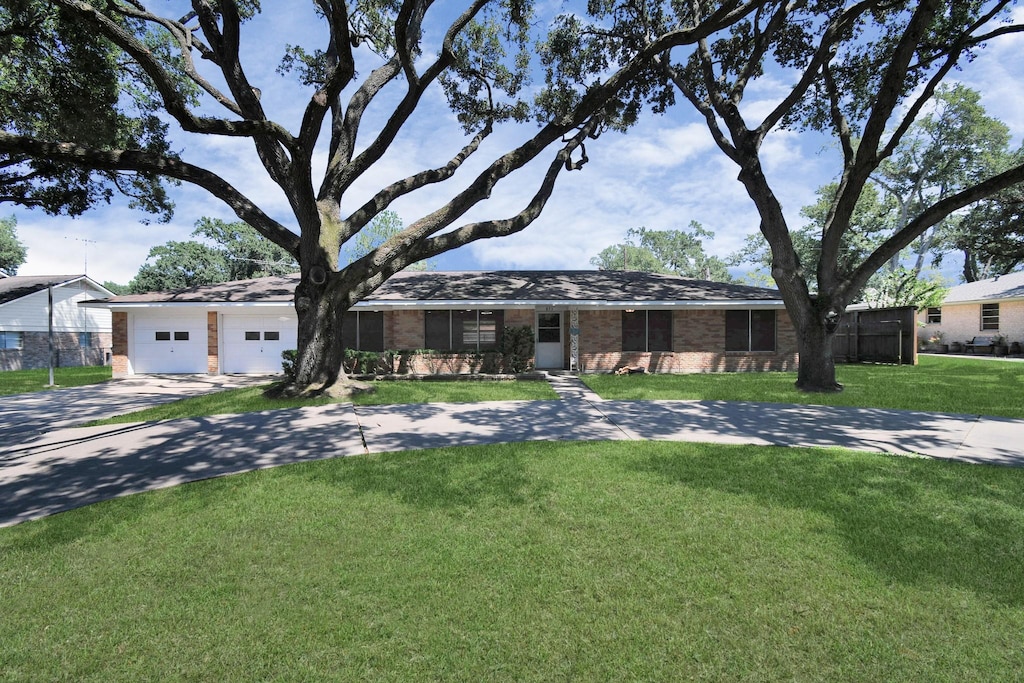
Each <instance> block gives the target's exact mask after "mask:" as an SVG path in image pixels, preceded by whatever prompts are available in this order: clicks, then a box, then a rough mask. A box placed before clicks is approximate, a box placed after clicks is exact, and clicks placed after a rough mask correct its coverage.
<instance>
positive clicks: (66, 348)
mask: <svg viewBox="0 0 1024 683" xmlns="http://www.w3.org/2000/svg"><path fill="white" fill-rule="evenodd" d="M111 337H112V335H111V334H109V333H107V332H92V333H90V339H89V342H90V344H89V346H88V347H87V348H82V347H81V346H80V345H79V338H78V332H54V334H53V348H54V367H58V368H76V367H82V366H86V365H106V364H107V363H109V362H110V360H111V358H110V356H111V344H112V340H111ZM48 367H50V335H49V333H48V332H22V334H21V348H20V349H0V370H33V369H36V368H48Z"/></svg>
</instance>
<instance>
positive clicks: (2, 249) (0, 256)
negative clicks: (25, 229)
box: [0, 216, 27, 275]
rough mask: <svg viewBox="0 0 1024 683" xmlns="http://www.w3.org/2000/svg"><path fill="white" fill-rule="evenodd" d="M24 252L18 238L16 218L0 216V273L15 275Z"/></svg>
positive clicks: (21, 262) (23, 257)
mask: <svg viewBox="0 0 1024 683" xmlns="http://www.w3.org/2000/svg"><path fill="white" fill-rule="evenodd" d="M26 253H27V251H26V249H25V245H24V244H22V243H21V242H20V241H19V240H18V220H17V219H16V218H15V217H14V216H10V217H8V218H0V273H3V274H4V275H17V273H18V268H19V267H20V266H21V264H23V263H24V262H25V256H26Z"/></svg>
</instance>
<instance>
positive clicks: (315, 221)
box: [0, 0, 770, 392]
mask: <svg viewBox="0 0 1024 683" xmlns="http://www.w3.org/2000/svg"><path fill="white" fill-rule="evenodd" d="M641 4H642V5H643V7H644V10H643V12H649V13H652V14H656V15H658V16H659V17H660V20H659V29H658V30H657V31H656V32H652V33H649V34H648V35H646V36H645V37H643V38H642V39H641V40H638V41H635V42H633V43H631V44H630V45H629V46H628V47H625V49H624V50H622V51H620V52H618V53H617V55H616V59H615V63H614V64H613V63H612V62H608V61H605V62H604V63H601V58H600V57H599V56H598V55H594V56H595V61H591V62H589V63H588V64H587V65H586V68H585V69H583V70H581V75H582V73H583V72H585V73H586V74H587V75H588V76H587V79H586V81H585V82H582V86H581V85H580V82H577V83H575V84H574V87H561V86H560V84H555V87H552V88H550V89H547V90H545V91H544V92H543V93H542V94H541V96H540V98H539V100H540V102H541V104H542V105H543V107H542V108H541V111H542V112H543V113H542V114H541V116H542V118H541V125H540V126H539V127H538V128H537V129H536V130H535V132H534V134H533V135H532V136H531V137H529V139H527V140H526V141H525V142H523V143H522V144H520V145H519V146H517V147H515V148H514V149H511V150H509V151H507V152H505V153H503V154H498V155H496V156H493V157H491V158H490V162H489V163H485V164H484V165H483V166H482V170H479V171H478V172H476V173H475V175H473V176H472V177H468V178H462V177H461V176H458V175H456V172H457V171H458V170H459V169H460V167H463V165H464V164H465V163H466V161H467V159H469V158H471V157H473V158H475V157H476V156H477V155H479V153H480V150H481V148H482V143H483V142H484V140H485V138H488V136H490V135H491V133H492V131H494V130H495V128H496V126H499V125H500V124H502V122H505V121H509V120H519V121H522V120H524V119H525V118H526V117H527V116H528V115H529V113H530V108H531V104H532V103H531V102H529V101H527V100H525V99H524V97H523V94H522V88H523V86H524V84H525V82H526V80H527V78H528V76H529V75H530V73H531V70H532V69H533V68H534V67H533V65H532V62H531V57H532V56H533V55H534V54H535V52H534V50H533V45H532V44H531V40H532V39H533V36H532V35H531V31H532V27H533V19H534V15H533V7H532V4H531V3H530V1H529V0H470V1H468V2H466V3H465V4H464V5H463V6H462V7H461V8H459V10H458V11H457V12H456V13H455V14H452V13H451V10H450V9H447V10H446V9H444V8H442V7H435V6H434V3H433V1H432V0H404V1H397V0H364V1H360V2H352V1H346V0H312V1H311V2H308V3H299V2H294V3H292V5H293V7H292V11H293V12H305V13H307V19H306V20H307V21H308V22H309V28H310V30H309V31H308V34H307V35H308V36H310V38H309V39H308V40H307V44H304V45H297V46H294V47H291V48H290V49H289V50H288V51H287V54H286V55H285V57H284V61H283V63H282V71H285V72H289V73H291V74H292V75H293V76H294V77H295V78H297V79H298V80H299V82H300V83H301V84H302V85H304V86H305V87H306V88H307V96H306V102H305V106H304V109H303V111H302V113H301V116H299V117H298V120H296V121H277V120H273V119H272V118H271V117H270V115H269V114H268V112H267V110H266V109H265V108H264V106H263V104H261V96H265V94H266V93H263V92H262V91H261V88H270V87H273V86H272V84H270V83H263V82H261V83H256V82H252V81H251V80H250V77H249V73H250V71H249V70H248V69H247V68H246V64H245V63H244V61H245V60H244V57H243V55H244V54H245V53H244V51H243V50H242V49H241V46H242V40H243V36H244V35H247V31H248V30H249V29H250V27H251V26H253V25H256V24H257V22H260V21H263V20H264V17H262V16H261V15H260V13H259V3H258V1H257V0H192V2H191V3H184V2H172V3H156V2H146V1H144V0H93V1H91V2H89V1H86V0H52V1H50V2H42V1H40V0H4V2H3V3H0V21H2V25H0V37H3V38H4V39H5V40H6V41H7V42H6V43H5V47H7V48H8V50H9V51H10V52H9V54H8V56H7V57H6V61H4V62H3V64H4V69H5V71H4V73H3V74H2V77H0V88H2V89H3V92H2V93H0V99H2V98H4V97H8V96H12V97H13V96H14V95H17V94H19V93H21V94H24V93H26V92H29V91H31V93H34V95H33V97H23V98H22V100H24V102H23V103H21V104H11V105H10V106H8V107H7V110H6V111H7V115H6V116H5V118H4V125H3V131H0V169H5V172H6V174H7V175H6V179H7V180H8V181H9V182H8V185H9V186H10V187H11V188H13V189H14V190H17V191H16V192H13V191H12V192H8V193H5V197H4V198H5V199H8V200H11V201H19V202H21V203H24V204H28V205H32V204H33V202H35V203H37V204H38V203H39V202H42V201H45V200H47V199H48V197H49V196H50V195H49V194H46V193H45V192H44V190H50V191H52V190H54V188H61V187H78V188H80V189H81V190H82V193H81V194H80V196H79V200H78V202H77V203H74V202H71V203H70V206H71V207H72V209H73V210H75V211H79V210H84V208H85V207H87V206H88V205H89V203H90V202H94V201H96V200H98V199H103V198H106V197H108V196H109V193H110V192H111V191H113V190H122V191H128V192H132V191H133V190H134V191H135V194H136V195H137V196H138V195H142V196H144V195H145V193H144V192H140V191H141V190H144V189H145V188H146V187H147V185H146V184H147V183H149V185H148V187H149V189H150V190H151V191H152V196H154V197H156V199H157V200H161V199H165V197H164V196H162V195H161V194H160V192H161V186H160V185H159V184H158V181H159V180H160V179H161V178H166V179H172V180H174V181H181V182H186V183H192V184H194V185H196V186H199V187H201V188H203V189H205V190H206V191H208V192H209V193H211V194H212V195H214V196H216V197H218V198H219V199H221V200H222V201H224V202H225V203H226V204H227V205H228V206H230V207H231V209H233V210H234V212H235V213H236V214H237V215H238V217H239V218H240V219H242V220H244V221H245V222H246V223H248V224H250V225H251V226H253V227H254V228H255V229H256V230H258V231H259V232H260V234H262V235H263V236H264V237H266V238H268V239H270V240H271V241H273V242H274V243H276V244H278V245H280V246H281V247H283V248H284V249H286V250H287V251H288V252H289V253H290V254H292V255H293V256H294V257H295V258H296V259H297V260H298V262H299V264H300V270H301V280H300V282H299V284H298V286H297V288H296V293H295V308H296V311H297V314H298V340H299V355H298V361H297V363H296V385H295V387H293V389H294V390H295V391H304V392H319V391H327V390H331V389H332V388H334V387H337V386H338V385H339V384H340V383H338V380H339V376H340V372H341V360H342V357H341V348H340V344H338V343H337V340H339V339H340V338H341V334H340V325H341V320H342V314H343V313H344V311H345V310H347V309H348V308H349V307H351V306H352V305H353V304H354V303H356V302H357V301H359V300H360V299H361V298H363V297H365V296H366V295H368V294H369V293H370V292H372V291H373V290H374V289H375V288H376V287H378V286H379V285H380V284H381V283H383V282H384V281H385V280H387V278H388V277H390V276H391V275H393V274H394V273H396V272H398V271H400V270H402V269H403V268H406V267H407V266H409V265H411V264H413V263H416V262H418V261H421V260H423V259H426V258H430V257H432V256H436V255H438V254H441V253H443V252H446V251H448V250H451V249H454V248H457V247H459V246H462V245H465V244H468V243H470V242H472V241H474V240H479V239H484V238H491V237H499V236H503V235H508V234H512V233H515V232H517V231H520V230H522V229H524V228H525V227H526V226H528V225H529V224H530V223H531V222H532V221H533V220H534V219H535V218H536V217H537V216H538V215H539V213H540V211H541V210H542V208H543V207H544V204H545V202H546V201H547V199H548V197H549V196H550V194H551V192H552V188H553V186H554V183H555V180H556V178H557V176H558V174H559V173H560V172H561V171H562V170H565V169H575V168H579V167H580V166H581V165H582V163H583V161H585V160H586V156H585V151H584V149H583V146H584V142H585V141H586V140H588V139H589V138H592V137H595V136H596V135H597V134H598V133H600V132H601V131H602V130H603V129H605V128H607V127H617V128H622V127H625V126H628V125H629V124H630V123H631V122H632V121H633V120H635V117H636V115H637V111H638V110H637V107H636V106H635V102H637V101H644V100H646V99H648V98H649V96H650V95H651V92H650V88H649V84H650V83H651V82H652V81H653V74H652V72H651V68H652V66H653V65H654V64H655V61H654V60H655V57H657V56H659V55H662V56H664V55H668V54H669V53H670V52H671V51H672V49H673V48H675V47H679V46H684V45H690V46H692V45H694V44H695V43H696V41H698V40H703V39H706V38H707V37H708V36H710V35H712V34H713V33H715V32H716V31H720V30H722V29H723V28H725V27H727V26H728V25H730V24H731V23H732V22H734V21H735V20H737V19H738V18H740V17H742V16H743V15H744V14H746V13H748V12H750V11H752V10H754V9H756V8H758V7H760V6H762V5H766V4H770V3H767V2H766V1H765V0H751V1H750V2H741V1H739V0H724V1H715V2H712V1H709V0H699V1H698V0H694V1H693V2H690V3H671V2H656V1H648V2H645V3H634V5H633V6H634V7H640V5H641ZM169 6H170V7H171V8H178V13H177V14H174V15H170V16H169V15H168V14H167V13H168V12H169V11H173V9H170V10H169V9H168V7H169ZM564 37H565V36H564V34H560V35H559V36H556V38H555V39H556V41H557V40H559V39H561V38H564ZM71 48H75V49H74V50H71ZM549 52H550V53H551V54H555V55H556V56H555V57H553V58H551V59H549V61H548V62H547V64H548V66H549V68H553V69H558V68H559V67H558V66H557V61H558V60H557V52H558V51H557V50H549ZM40 63H43V64H46V63H52V64H54V65H56V67H59V68H60V69H61V70H62V73H65V74H72V73H76V72H77V73H78V74H79V76H80V77H81V78H82V83H81V84H80V85H79V86H78V87H74V88H72V90H71V95H72V96H73V99H72V101H70V102H69V101H65V99H64V93H62V92H60V91H52V90H49V91H48V90H47V82H48V79H47V76H46V74H45V73H41V72H40V71H39V69H37V68H35V65H36V64H40ZM593 74H600V77H598V76H594V75H593ZM65 80H73V79H65ZM435 88H439V89H441V90H442V91H443V93H444V95H445V96H446V97H447V99H448V102H449V104H450V106H451V107H452V108H453V109H454V110H455V112H456V113H457V114H458V116H459V119H460V121H461V122H462V123H463V125H464V126H465V129H466V131H467V135H466V137H465V138H464V139H462V140H453V141H452V142H453V146H452V149H451V151H450V156H449V157H448V159H447V160H446V161H445V162H444V163H441V164H440V165H438V166H436V167H432V168H423V169H422V170H420V171H418V172H416V173H413V174H411V175H409V176H407V177H405V178H402V179H400V180H397V181H395V182H393V183H390V184H387V185H385V186H382V187H380V188H379V189H378V190H377V191H376V192H375V193H373V194H372V196H370V197H369V199H367V200H365V201H363V202H361V203H360V204H359V205H358V206H355V207H354V209H352V208H350V209H347V210H346V211H342V206H343V200H345V199H346V198H348V197H349V196H350V194H351V190H352V188H353V185H354V184H355V183H357V181H360V180H361V179H364V178H366V177H367V176H368V175H369V172H370V171H371V170H372V169H374V167H375V165H377V164H378V162H380V161H381V159H382V158H383V157H384V156H385V154H386V153H388V152H389V151H390V150H392V148H393V146H394V143H395V141H396V139H397V138H398V136H399V134H400V133H401V132H402V131H403V129H404V128H405V127H406V126H407V125H408V124H409V121H410V119H411V117H412V116H413V114H414V113H415V112H416V111H417V109H418V107H420V106H421V103H422V102H423V101H424V99H425V98H426V97H427V96H428V93H429V91H430V90H431V89H435ZM383 93H387V95H383ZM126 103H129V104H130V105H131V107H130V110H129V108H126ZM33 107H34V109H32V111H31V115H24V112H25V111H26V110H27V109H29V108H33ZM94 110H96V111H104V112H107V111H109V112H112V113H111V114H110V115H108V116H105V117H104V118H103V122H104V126H103V127H102V131H103V133H104V134H103V135H95V134H93V133H92V132H91V131H90V130H89V128H88V126H83V125H81V124H82V123H83V122H88V121H89V116H90V112H92V111H94ZM371 112H373V114H371ZM371 116H372V117H373V118H372V120H373V121H383V124H382V125H380V126H379V127H374V126H373V125H371V123H369V122H370V120H371ZM69 117H71V118H69ZM73 117H78V118H73ZM72 119H73V120H74V122H75V123H76V125H74V126H71V125H70V122H71V120H72ZM167 122H170V123H171V124H172V126H171V128H170V129H166V128H164V127H163V126H165V125H166V123H167ZM188 136H223V137H228V138H245V139H248V140H249V141H251V143H252V147H253V149H254V151H255V156H256V159H255V160H254V163H253V166H252V168H249V169H247V172H249V173H254V172H257V168H259V169H260V172H262V173H265V174H266V175H267V176H268V177H269V178H270V179H271V180H272V181H273V183H275V184H276V185H277V186H278V187H279V188H280V189H281V190H282V191H283V193H284V195H285V197H287V201H288V204H289V206H290V209H291V214H292V216H291V219H290V220H289V221H288V223H289V225H285V224H284V223H282V222H279V221H277V220H275V219H274V218H272V217H271V216H270V215H269V213H268V212H267V211H265V210H264V209H262V208H261V206H260V203H259V200H260V198H259V197H254V196H246V195H245V194H243V193H242V192H241V191H240V190H239V189H238V187H237V186H236V185H235V184H232V182H231V180H230V179H229V178H227V177H224V176H222V175H219V174H217V173H215V172H213V171H212V170H211V169H210V168H205V167H203V166H201V165H199V164H197V163H196V162H195V161H194V160H189V159H188V158H186V156H185V155H184V154H181V155H179V154H177V153H175V152H174V151H173V150H175V149H180V148H181V144H180V142H179V140H184V139H185V138H187V137H188ZM171 139H173V140H174V141H175V144H174V145H171V144H170V143H169V142H168V141H169V140H171ZM319 153H325V154H326V160H327V161H326V165H325V167H322V166H321V165H319V164H317V163H316V158H317V154H319ZM533 160H540V161H543V162H546V164H547V166H546V168H544V169H542V172H540V173H538V174H537V176H538V177H537V178H536V179H535V184H534V187H533V190H532V191H531V192H532V196H530V197H529V199H528V200H527V201H526V202H525V206H524V207H523V208H522V209H521V210H520V211H519V212H518V213H516V214H515V215H512V216H507V217H504V218H500V219H494V220H483V221H473V222H467V223H462V224H460V222H459V221H460V220H462V219H463V217H464V216H465V215H466V214H467V212H469V211H470V210H471V209H473V208H474V207H476V206H477V205H478V204H480V203H481V202H483V201H484V200H486V199H487V198H488V197H489V196H490V194H491V193H492V191H493V190H494V189H495V187H496V185H497V184H498V183H499V182H500V181H502V180H503V179H505V178H507V177H508V176H510V175H511V174H513V173H514V172H516V171H517V170H519V169H522V168H523V167H524V166H526V165H527V164H528V163H529V162H531V161H533ZM257 164H258V166H257ZM76 173H77V174H78V175H75V174H76ZM125 179H128V180H130V181H131V182H134V183H135V185H134V186H131V187H124V186H123V183H124V180H125ZM4 180H5V177H0V183H3V182H4ZM153 183H157V184H155V185H154V184H153ZM437 183H445V185H446V186H448V187H450V188H451V189H450V191H449V192H448V194H447V196H448V199H447V200H444V201H440V202H437V203H436V204H434V205H433V206H430V207H427V208H426V210H424V211H423V213H422V214H421V215H420V216H418V217H417V218H416V219H415V220H413V221H412V222H411V223H410V224H409V225H408V226H407V227H405V228H404V229H402V230H401V231H400V232H399V233H398V234H396V235H394V236H393V237H391V238H390V239H388V240H386V241H385V242H384V243H383V244H381V245H379V246H377V247H376V248H374V249H373V250H372V251H371V252H370V253H368V254H366V255H365V256H362V257H361V258H358V259H356V260H355V261H353V262H351V263H348V264H344V263H340V262H339V256H338V255H339V252H340V250H341V249H342V247H343V246H344V245H345V244H346V243H348V242H349V241H350V240H352V239H353V238H354V237H355V236H356V235H357V234H358V233H359V232H360V231H361V230H362V229H363V228H364V227H365V226H367V225H368V224H370V222H371V221H372V220H373V219H374V218H375V217H376V216H378V215H380V214H381V213H382V212H384V211H387V210H389V208H390V207H392V205H393V203H394V202H395V201H396V200H398V199H399V198H402V197H405V196H408V195H410V193H414V192H417V191H419V190H423V189H425V188H427V187H428V186H432V185H435V184H437ZM64 199H68V198H67V197H65V198H64ZM156 203H157V204H158V205H159V204H160V202H159V201H158V202H156ZM349 203H351V200H350V202H349ZM43 205H44V206H46V205H45V204H43ZM60 206H61V203H60V201H56V200H52V199H51V200H50V205H49V206H48V208H50V209H51V210H58V209H59V208H60ZM345 206H348V204H345ZM151 208H157V209H159V208H161V206H156V207H151Z"/></svg>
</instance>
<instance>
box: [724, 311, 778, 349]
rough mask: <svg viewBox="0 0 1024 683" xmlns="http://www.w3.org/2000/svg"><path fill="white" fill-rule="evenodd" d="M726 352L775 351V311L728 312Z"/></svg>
mask: <svg viewBox="0 0 1024 683" xmlns="http://www.w3.org/2000/svg"><path fill="white" fill-rule="evenodd" d="M725 350H726V351H774V350H775V311H726V312H725Z"/></svg>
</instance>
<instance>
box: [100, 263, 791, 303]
mask: <svg viewBox="0 0 1024 683" xmlns="http://www.w3.org/2000/svg"><path fill="white" fill-rule="evenodd" d="M297 284H298V275H288V276H284V277H267V278H260V279H257V280H241V281H238V282H228V283H225V284H220V285H209V286H205V287H193V288H191V289H183V290H179V291H176V292H166V293H151V294H133V295H125V296H118V297H114V298H113V299H109V300H108V303H109V304H111V305H116V304H133V303H245V302H265V303H272V302H291V301H292V296H293V292H294V290H295V286H296V285H297ZM432 301H433V302H440V301H446V302H454V301H479V302H485V301H494V302H498V301H503V302H507V301H524V302H531V301H546V302H552V301H566V302H569V301H592V302H598V301H616V302H630V301H635V302H656V301H765V302H779V301H781V295H780V294H779V292H778V291H777V290H774V289H764V288H761V287H748V286H745V285H736V284H726V283H721V282H707V281H704V280H688V279H685V278H679V277H675V276H671V275H656V274H652V273H638V272H632V271H630V272H623V271H605V270H495V271H443V272H401V273H398V274H396V275H394V276H392V277H391V278H390V279H389V280H388V281H387V282H385V283H384V284H383V285H381V286H380V288H379V289H377V291H375V292H374V293H373V294H371V295H370V296H368V297H367V298H366V300H365V301H364V304H366V305H372V304H373V303H374V302H379V303H380V304H396V303H414V302H424V303H428V302H432Z"/></svg>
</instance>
